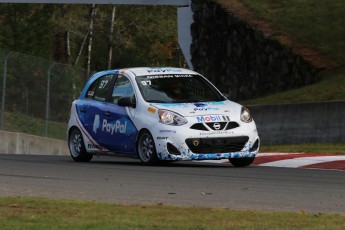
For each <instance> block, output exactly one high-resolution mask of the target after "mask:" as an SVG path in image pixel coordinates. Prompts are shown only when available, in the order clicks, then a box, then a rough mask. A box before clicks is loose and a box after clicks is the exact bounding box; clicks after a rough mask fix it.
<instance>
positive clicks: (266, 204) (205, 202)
mask: <svg viewBox="0 0 345 230" xmlns="http://www.w3.org/2000/svg"><path fill="white" fill-rule="evenodd" d="M344 178H345V171H337V170H319V169H305V168H280V167H270V166H266V167H263V166H256V165H253V166H250V167H247V168H235V167H232V166H230V164H225V163H224V164H212V163H200V162H175V163H169V164H164V165H162V166H155V167H148V166H142V165H141V164H140V162H139V160H137V159H129V158H120V157H95V158H94V159H93V160H92V161H91V162H88V163H76V162H73V161H72V159H71V158H70V157H66V156H33V155H31V156H30V155H4V154H2V155H1V154H0V185H1V187H0V196H43V197H50V198H72V199H83V200H95V201H105V202H113V203H118V204H141V205H149V204H163V205H178V206H203V207H220V208H229V209H235V210H262V211H293V212H296V211H300V210H304V211H306V212H313V213H341V214H344V213H345V192H344V191H345V180H344Z"/></svg>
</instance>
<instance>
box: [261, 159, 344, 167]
mask: <svg viewBox="0 0 345 230" xmlns="http://www.w3.org/2000/svg"><path fill="white" fill-rule="evenodd" d="M341 160H345V156H320V157H315V156H310V157H297V158H294V159H287V160H278V161H273V162H268V163H263V164H260V166H273V167H286V168H298V167H302V166H307V165H312V164H318V163H325V162H330V161H341Z"/></svg>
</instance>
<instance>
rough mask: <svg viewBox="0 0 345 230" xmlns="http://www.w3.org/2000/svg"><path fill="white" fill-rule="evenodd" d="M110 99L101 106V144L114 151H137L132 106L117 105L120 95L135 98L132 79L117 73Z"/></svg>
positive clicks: (133, 152)
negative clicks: (131, 114) (131, 115)
mask: <svg viewBox="0 0 345 230" xmlns="http://www.w3.org/2000/svg"><path fill="white" fill-rule="evenodd" d="M110 92H111V95H110V97H109V100H108V101H106V103H104V105H103V106H102V107H100V108H101V110H102V111H101V113H100V114H99V118H100V124H99V125H100V131H101V137H102V138H101V139H100V140H99V143H100V145H101V146H103V147H105V148H107V149H111V150H112V151H114V152H121V153H132V154H135V153H136V150H135V148H136V146H135V142H136V136H137V133H138V131H137V129H136V127H135V126H134V124H133V122H132V119H131V117H130V116H129V115H130V114H129V113H130V110H131V108H128V107H123V106H119V105H117V101H118V99H119V98H120V97H123V96H130V97H133V99H134V100H135V93H134V90H133V86H132V84H131V82H130V80H129V79H128V78H127V77H126V76H124V75H121V74H119V75H117V76H116V79H115V83H114V86H113V87H112V89H111V90H110Z"/></svg>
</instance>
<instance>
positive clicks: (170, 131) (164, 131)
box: [159, 129, 176, 133]
mask: <svg viewBox="0 0 345 230" xmlns="http://www.w3.org/2000/svg"><path fill="white" fill-rule="evenodd" d="M159 132H160V133H176V130H173V129H163V130H159Z"/></svg>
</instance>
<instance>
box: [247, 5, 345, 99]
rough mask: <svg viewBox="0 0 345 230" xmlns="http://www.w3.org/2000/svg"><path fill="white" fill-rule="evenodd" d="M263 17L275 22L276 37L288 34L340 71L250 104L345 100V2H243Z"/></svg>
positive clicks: (272, 22) (331, 72) (336, 70)
mask: <svg viewBox="0 0 345 230" xmlns="http://www.w3.org/2000/svg"><path fill="white" fill-rule="evenodd" d="M241 2H243V3H244V4H245V5H246V6H247V7H249V8H250V9H251V10H252V11H253V12H254V13H255V14H256V15H257V16H258V17H259V18H263V19H266V20H267V21H268V22H270V23H271V25H272V27H273V31H274V34H273V35H279V34H288V35H289V36H290V37H292V38H294V39H296V40H297V41H298V42H299V44H300V45H301V46H304V47H309V48H313V49H315V50H317V51H319V52H320V53H321V54H323V55H325V56H326V57H328V58H330V59H331V60H334V61H335V62H336V63H337V66H338V68H337V69H334V71H330V72H328V73H326V75H325V76H323V80H322V81H320V82H318V83H315V84H313V85H310V86H306V87H302V88H300V89H294V90H289V91H286V92H282V93H277V94H274V95H270V96H267V97H263V98H256V99H252V100H248V101H245V103H249V104H272V103H274V104H276V103H278V104H279V103H295V102H305V101H329V100H345V90H344V89H345V68H343V67H344V66H345V30H344V28H345V1H339V0H322V1H315V0H291V1H277V0H259V1H253V0H241Z"/></svg>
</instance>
